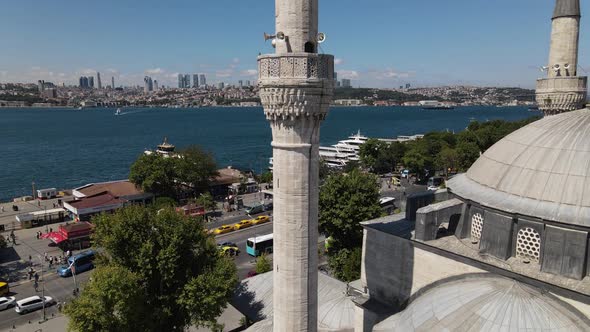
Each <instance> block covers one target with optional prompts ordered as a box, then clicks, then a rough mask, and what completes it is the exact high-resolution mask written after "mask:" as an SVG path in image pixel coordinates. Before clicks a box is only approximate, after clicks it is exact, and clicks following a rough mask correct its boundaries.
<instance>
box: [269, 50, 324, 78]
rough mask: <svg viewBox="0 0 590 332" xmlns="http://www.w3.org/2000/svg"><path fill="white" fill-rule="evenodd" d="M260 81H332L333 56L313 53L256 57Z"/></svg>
mask: <svg viewBox="0 0 590 332" xmlns="http://www.w3.org/2000/svg"><path fill="white" fill-rule="evenodd" d="M258 73H259V78H260V81H265V80H277V79H286V80H289V79H298V80H301V79H303V80H333V79H334V56H332V55H327V54H313V53H292V54H285V55H262V56H259V57H258Z"/></svg>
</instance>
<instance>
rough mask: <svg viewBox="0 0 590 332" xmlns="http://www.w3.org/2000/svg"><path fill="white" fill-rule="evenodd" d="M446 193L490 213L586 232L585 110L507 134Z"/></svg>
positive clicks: (589, 192)
mask: <svg viewBox="0 0 590 332" xmlns="http://www.w3.org/2000/svg"><path fill="white" fill-rule="evenodd" d="M448 187H449V189H450V190H451V192H452V193H454V194H455V195H457V196H459V197H461V198H464V199H468V200H469V201H473V202H477V203H478V204H481V205H482V206H485V207H488V208H492V209H495V210H500V211H503V212H508V213H512V214H519V215H524V216H532V217H534V218H540V219H543V220H548V221H554V222H559V223H563V224H569V225H575V226H585V227H590V110H589V109H582V110H578V111H572V112H566V113H562V114H558V115H554V116H548V117H545V118H543V119H541V120H538V121H536V122H533V123H531V124H529V125H527V126H525V127H523V128H521V129H519V130H517V131H515V132H513V133H511V134H510V135H508V136H506V137H505V138H504V139H502V140H500V141H499V142H498V143H496V144H495V145H494V146H492V147H491V148H490V149H488V150H487V151H486V152H485V153H484V154H483V155H482V156H481V157H480V158H479V159H478V160H477V161H476V162H475V163H474V164H473V165H472V166H471V168H470V169H469V171H468V172H467V173H465V174H462V175H459V176H456V177H454V178H453V179H451V180H449V182H448Z"/></svg>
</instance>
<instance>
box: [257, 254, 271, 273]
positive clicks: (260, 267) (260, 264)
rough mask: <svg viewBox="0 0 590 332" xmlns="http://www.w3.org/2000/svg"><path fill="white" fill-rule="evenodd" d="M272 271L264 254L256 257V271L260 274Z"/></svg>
mask: <svg viewBox="0 0 590 332" xmlns="http://www.w3.org/2000/svg"><path fill="white" fill-rule="evenodd" d="M269 271H272V265H271V264H270V260H269V259H268V256H267V255H266V254H262V255H260V256H258V258H256V273H258V274H262V273H266V272H269Z"/></svg>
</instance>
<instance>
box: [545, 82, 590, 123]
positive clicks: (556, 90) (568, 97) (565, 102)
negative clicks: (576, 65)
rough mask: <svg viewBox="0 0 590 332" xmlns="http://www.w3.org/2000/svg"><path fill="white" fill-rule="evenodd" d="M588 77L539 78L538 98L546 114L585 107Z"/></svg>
mask: <svg viewBox="0 0 590 332" xmlns="http://www.w3.org/2000/svg"><path fill="white" fill-rule="evenodd" d="M587 92H588V88H587V77H580V76H572V77H554V78H543V79H539V80H537V89H536V100H537V104H538V105H539V109H540V110H541V111H543V112H544V113H545V114H546V115H551V114H558V113H562V112H567V111H573V110H577V109H581V108H584V105H585V104H586V95H587Z"/></svg>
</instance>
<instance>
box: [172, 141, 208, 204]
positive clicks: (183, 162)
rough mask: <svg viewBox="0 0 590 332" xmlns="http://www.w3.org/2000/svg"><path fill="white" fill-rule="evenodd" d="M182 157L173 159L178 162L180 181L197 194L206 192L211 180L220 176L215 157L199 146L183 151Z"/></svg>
mask: <svg viewBox="0 0 590 332" xmlns="http://www.w3.org/2000/svg"><path fill="white" fill-rule="evenodd" d="M180 156H181V158H171V159H176V161H177V164H178V170H179V180H180V181H181V182H182V183H186V184H188V185H189V186H190V187H191V188H192V189H193V190H194V192H195V193H202V192H205V191H206V190H207V189H208V188H209V181H210V180H211V178H213V177H215V176H217V175H218V174H219V173H218V172H217V164H216V163H215V159H214V158H213V155H212V154H211V153H209V152H205V151H203V149H201V148H200V147H199V146H197V145H191V146H189V147H188V148H186V149H184V150H182V151H181V152H180Z"/></svg>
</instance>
